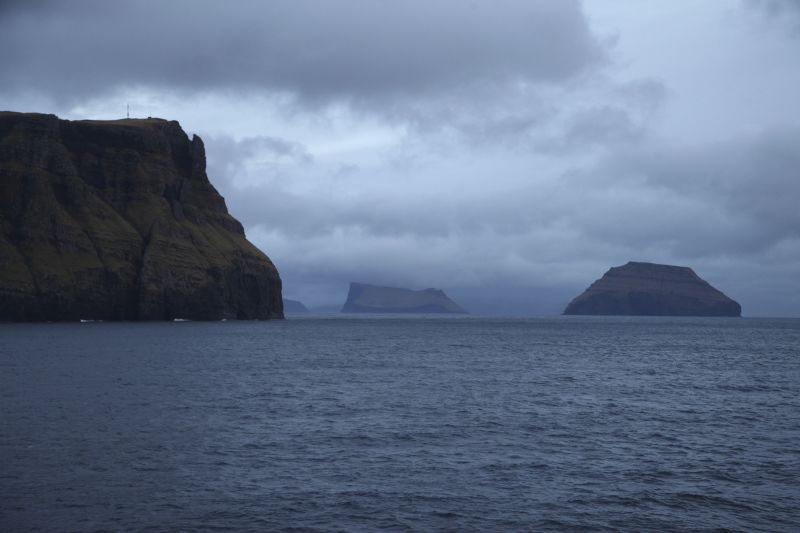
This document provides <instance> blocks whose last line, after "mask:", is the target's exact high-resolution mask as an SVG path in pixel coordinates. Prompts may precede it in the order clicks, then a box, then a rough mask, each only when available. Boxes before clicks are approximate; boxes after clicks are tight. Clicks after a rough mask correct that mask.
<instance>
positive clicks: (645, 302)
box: [564, 262, 742, 316]
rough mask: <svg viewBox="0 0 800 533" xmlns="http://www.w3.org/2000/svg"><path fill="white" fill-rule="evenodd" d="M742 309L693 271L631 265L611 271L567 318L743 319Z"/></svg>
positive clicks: (571, 306) (575, 303) (575, 304)
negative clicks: (710, 317) (653, 316)
mask: <svg viewBox="0 0 800 533" xmlns="http://www.w3.org/2000/svg"><path fill="white" fill-rule="evenodd" d="M741 313H742V308H741V306H740V305H739V304H738V303H736V302H735V301H733V300H731V299H730V298H728V297H727V296H725V295H724V294H723V293H721V292H720V291H718V290H717V289H715V288H714V287H712V286H711V285H709V284H708V282H706V281H704V280H703V279H701V278H700V277H699V276H698V275H697V274H695V273H694V271H693V270H692V269H691V268H688V267H680V266H672V265H657V264H653V263H635V262H630V263H628V264H626V265H623V266H620V267H614V268H611V269H610V270H609V271H608V272H606V273H605V274H604V275H603V277H602V278H600V279H599V280H597V281H595V282H594V283H592V285H591V286H590V287H589V288H588V289H586V291H584V292H583V294H581V295H580V296H578V297H577V298H575V299H574V300H572V302H570V304H569V305H568V306H567V308H566V310H565V311H564V314H565V315H658V316H740V315H741Z"/></svg>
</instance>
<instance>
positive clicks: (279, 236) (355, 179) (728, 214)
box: [0, 0, 800, 316]
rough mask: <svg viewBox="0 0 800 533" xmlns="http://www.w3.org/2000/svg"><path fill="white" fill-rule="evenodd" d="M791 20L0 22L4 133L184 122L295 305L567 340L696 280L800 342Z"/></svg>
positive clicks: (743, 15) (366, 3)
mask: <svg viewBox="0 0 800 533" xmlns="http://www.w3.org/2000/svg"><path fill="white" fill-rule="evenodd" d="M798 95H800V2H797V1H796V0H727V1H722V0H719V1H715V0H703V1H702V2H698V1H696V0H682V1H681V0H661V1H659V0H651V1H648V2H641V1H638V0H627V1H625V0H615V1H613V2H611V1H604V0H586V1H584V2H579V1H569V0H550V1H538V0H436V1H432V0H405V1H381V0H336V1H332V0H285V1H277V0H276V1H270V2H262V1H238V2H211V1H206V2H203V1H197V0H191V1H190V0H175V1H171V2H155V1H129V2H107V1H102V0H95V1H82V0H78V1H70V2H47V1H38V0H27V1H22V0H20V1H8V0H0V108H1V109H6V110H14V111H39V112H47V113H55V114H57V115H59V116H61V117H62V118H69V119H83V118H97V119H106V118H107V119H111V118H118V117H120V116H124V115H125V107H126V104H130V108H131V114H132V116H138V117H146V116H158V117H162V118H167V119H173V120H178V121H180V123H181V124H182V125H183V127H184V129H185V130H187V132H188V133H189V134H190V135H191V134H192V133H196V134H198V135H200V136H201V137H203V139H204V140H205V144H206V150H207V156H208V171H209V177H210V179H211V181H212V183H213V184H214V185H215V186H216V187H217V188H218V189H219V190H220V192H221V193H222V194H223V196H225V198H226V200H227V203H228V208H229V209H230V211H231V212H232V214H233V215H234V216H235V217H237V218H238V219H239V220H241V221H242V223H243V224H244V226H245V229H246V232H247V235H248V237H249V238H250V240H252V241H253V242H254V243H255V244H256V245H257V246H259V247H260V248H261V249H262V250H264V251H265V252H266V253H267V254H268V255H269V256H270V258H271V259H272V260H273V261H274V262H275V263H276V265H277V266H278V269H279V270H280V272H281V275H282V277H283V280H284V296H286V297H289V298H296V299H300V300H302V301H304V302H305V303H306V304H307V305H310V306H316V305H329V304H333V305H339V304H341V303H342V302H343V301H344V298H345V296H346V293H347V286H348V282H349V281H351V280H352V281H362V282H367V283H376V284H389V285H395V286H406V287H410V288H425V287H437V288H443V289H445V290H446V291H447V292H448V293H449V294H451V295H452V296H454V297H455V299H456V300H458V301H459V302H460V303H462V304H464V305H465V307H467V308H469V309H471V310H472V311H474V312H478V313H480V312H492V313H523V314H555V313H560V312H561V311H562V310H563V308H564V306H565V305H566V303H567V302H568V301H569V300H570V299H571V298H572V297H574V296H576V295H577V294H578V293H580V292H581V291H582V290H583V289H585V288H586V287H587V286H588V285H589V284H590V283H591V282H592V281H594V280H595V279H597V278H599V277H600V276H601V275H602V274H603V273H604V272H605V271H606V270H607V269H608V268H609V267H611V266H616V265H621V264H624V263H626V262H627V261H629V260H637V261H652V262H660V263H669V264H678V265H686V266H691V267H692V268H694V270H695V271H696V272H697V273H698V274H699V275H700V276H701V277H703V278H705V279H706V280H708V281H709V282H710V283H711V284H712V285H714V286H716V287H717V288H719V289H720V290H722V291H723V292H725V293H726V294H728V295H729V296H731V297H732V298H734V299H736V300H737V301H739V302H740V303H741V304H742V307H743V314H745V315H749V316H800V96H798Z"/></svg>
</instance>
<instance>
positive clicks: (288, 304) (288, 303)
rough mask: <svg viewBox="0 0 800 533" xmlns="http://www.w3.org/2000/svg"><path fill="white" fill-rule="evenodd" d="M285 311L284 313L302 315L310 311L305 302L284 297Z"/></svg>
mask: <svg viewBox="0 0 800 533" xmlns="http://www.w3.org/2000/svg"><path fill="white" fill-rule="evenodd" d="M283 312H284V314H287V315H288V314H292V315H302V314H305V313H308V312H309V311H308V307H306V306H305V305H304V304H303V302H299V301H297V300H290V299H289V298H284V299H283Z"/></svg>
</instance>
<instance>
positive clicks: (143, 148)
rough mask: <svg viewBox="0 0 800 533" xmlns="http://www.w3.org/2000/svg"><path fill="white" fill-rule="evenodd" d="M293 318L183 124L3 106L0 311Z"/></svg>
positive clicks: (61, 316)
mask: <svg viewBox="0 0 800 533" xmlns="http://www.w3.org/2000/svg"><path fill="white" fill-rule="evenodd" d="M282 316H283V304H282V299H281V279H280V276H279V274H278V271H277V269H276V268H275V266H274V265H273V264H272V262H271V261H270V260H269V258H268V257H267V256H266V255H264V253H262V252H261V251H260V250H258V249H257V248H256V247H255V246H253V245H252V244H251V243H250V242H248V241H247V239H246V238H245V234H244V230H243V228H242V225H241V224H240V223H239V222H238V221H237V220H236V219H234V218H233V217H232V216H231V215H230V214H229V213H228V210H227V207H226V205H225V200H224V199H223V198H222V196H220V195H219V193H218V192H217V191H216V189H215V188H214V187H213V185H211V183H210V182H209V179H208V176H207V175H206V158H205V148H204V146H203V141H202V140H201V139H200V138H199V137H197V136H194V137H192V138H191V139H189V138H188V136H187V135H186V133H185V132H184V131H183V130H182V129H181V127H180V125H179V124H178V123H177V122H175V121H167V120H162V119H126V120H116V121H93V120H92V121H67V120H60V119H59V118H57V117H56V116H54V115H42V114H33V113H12V112H0V320H78V319H94V320H169V319H174V318H187V319H206V320H215V319H222V318H239V319H256V318H258V319H264V318H280V317H282Z"/></svg>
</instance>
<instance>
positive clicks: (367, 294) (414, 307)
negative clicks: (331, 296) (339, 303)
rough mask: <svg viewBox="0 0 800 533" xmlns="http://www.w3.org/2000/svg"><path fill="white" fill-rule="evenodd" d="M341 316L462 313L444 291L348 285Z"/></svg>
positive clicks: (359, 284)
mask: <svg viewBox="0 0 800 533" xmlns="http://www.w3.org/2000/svg"><path fill="white" fill-rule="evenodd" d="M342 313H458V314H466V313H467V312H466V311H465V310H464V309H462V308H461V307H460V306H459V305H458V304H457V303H455V302H454V301H453V300H451V299H450V298H448V297H447V295H446V294H445V293H444V291H441V290H437V289H424V290H421V291H413V290H410V289H401V288H398V287H379V286H376V285H368V284H366V283H350V292H349V293H348V295H347V301H346V302H345V304H344V306H343V307H342Z"/></svg>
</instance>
